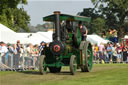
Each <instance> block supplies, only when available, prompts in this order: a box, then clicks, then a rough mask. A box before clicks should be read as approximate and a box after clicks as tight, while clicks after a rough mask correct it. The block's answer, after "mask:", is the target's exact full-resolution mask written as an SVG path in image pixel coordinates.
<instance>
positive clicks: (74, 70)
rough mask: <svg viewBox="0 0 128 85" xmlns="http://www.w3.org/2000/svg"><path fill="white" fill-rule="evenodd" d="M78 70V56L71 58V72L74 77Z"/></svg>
mask: <svg viewBox="0 0 128 85" xmlns="http://www.w3.org/2000/svg"><path fill="white" fill-rule="evenodd" d="M76 69H77V64H76V56H75V55H72V56H71V58H70V72H71V74H72V75H74V74H75V72H76Z"/></svg>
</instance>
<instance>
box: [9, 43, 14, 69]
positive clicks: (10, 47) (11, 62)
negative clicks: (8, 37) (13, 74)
mask: <svg viewBox="0 0 128 85" xmlns="http://www.w3.org/2000/svg"><path fill="white" fill-rule="evenodd" d="M8 66H9V67H11V68H13V47H12V46H11V44H10V43H8Z"/></svg>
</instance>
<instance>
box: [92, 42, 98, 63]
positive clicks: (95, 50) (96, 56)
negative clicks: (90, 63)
mask: <svg viewBox="0 0 128 85" xmlns="http://www.w3.org/2000/svg"><path fill="white" fill-rule="evenodd" d="M93 55H94V61H95V62H96V61H97V60H98V46H97V44H95V45H93Z"/></svg>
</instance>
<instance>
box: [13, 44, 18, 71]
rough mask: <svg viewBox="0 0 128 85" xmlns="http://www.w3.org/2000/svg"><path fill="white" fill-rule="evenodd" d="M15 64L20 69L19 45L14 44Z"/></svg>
mask: <svg viewBox="0 0 128 85" xmlns="http://www.w3.org/2000/svg"><path fill="white" fill-rule="evenodd" d="M13 53H14V54H13V66H14V68H16V69H18V66H19V56H18V52H17V45H16V44H14V45H13Z"/></svg>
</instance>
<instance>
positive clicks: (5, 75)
mask: <svg viewBox="0 0 128 85" xmlns="http://www.w3.org/2000/svg"><path fill="white" fill-rule="evenodd" d="M63 69H64V70H68V69H67V68H63ZM0 85H128V64H97V65H94V66H93V69H92V72H89V73H83V72H80V71H79V70H78V71H77V73H76V75H74V76H72V75H70V73H69V72H68V71H62V72H61V73H56V74H52V73H47V74H46V75H40V74H39V72H38V71H27V72H0Z"/></svg>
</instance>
